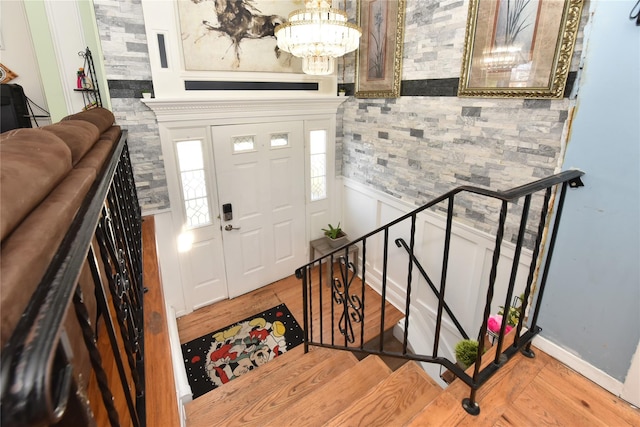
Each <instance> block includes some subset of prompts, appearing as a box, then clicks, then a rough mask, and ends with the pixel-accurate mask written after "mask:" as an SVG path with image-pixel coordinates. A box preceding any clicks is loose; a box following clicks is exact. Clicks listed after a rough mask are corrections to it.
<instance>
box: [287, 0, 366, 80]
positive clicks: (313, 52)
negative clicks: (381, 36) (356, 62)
mask: <svg viewBox="0 0 640 427" xmlns="http://www.w3.org/2000/svg"><path fill="white" fill-rule="evenodd" d="M304 7H305V8H304V9H303V10H296V11H293V12H291V13H290V14H289V21H288V22H286V23H284V24H281V25H278V26H277V27H276V29H275V31H274V33H275V36H276V38H277V39H278V47H279V48H280V49H282V50H284V51H285V52H289V53H291V54H292V55H293V56H297V57H299V58H302V71H304V72H305V73H306V74H314V75H320V76H322V75H327V74H331V73H333V71H334V69H335V63H336V58H337V57H340V56H343V55H345V54H347V53H349V52H352V51H354V50H356V49H357V48H358V44H359V42H360V35H361V34H362V30H360V27H358V26H357V25H355V24H352V23H350V22H348V21H347V14H346V13H345V12H343V11H342V10H338V9H333V8H332V7H331V5H330V3H329V1H328V0H305V5H304Z"/></svg>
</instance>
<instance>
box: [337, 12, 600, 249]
mask: <svg viewBox="0 0 640 427" xmlns="http://www.w3.org/2000/svg"><path fill="white" fill-rule="evenodd" d="M468 4H469V3H468V2H463V1H460V0H442V1H438V0H407V8H406V29H405V39H404V40H405V42H404V53H403V68H402V80H403V89H402V94H403V96H401V97H400V98H397V99H356V98H354V97H349V98H348V99H347V100H346V101H345V103H344V104H343V105H342V107H341V109H340V112H339V117H338V133H337V150H338V152H337V153H336V158H338V159H341V161H339V164H338V167H339V168H340V169H339V171H340V172H341V174H342V175H343V176H345V177H348V178H350V179H353V180H355V181H358V182H360V183H363V184H366V185H368V186H370V187H373V188H376V189H378V190H381V191H383V192H385V193H387V194H389V195H392V196H394V197H396V198H399V199H402V200H405V201H408V202H410V203H412V204H415V205H422V204H425V203H426V202H428V201H430V200H432V199H434V198H435V197H437V196H440V195H442V194H443V193H445V192H447V191H449V190H452V189H454V188H455V187H458V186H461V185H474V186H480V187H485V188H490V189H493V190H507V189H509V188H512V187H515V186H518V185H522V184H525V183H528V182H531V181H534V180H536V179H539V178H542V177H545V176H547V175H551V174H553V173H554V172H556V171H558V170H559V168H560V166H561V165H562V160H563V159H562V156H563V153H564V144H565V141H566V129H567V127H568V124H569V116H570V112H571V111H572V109H573V107H574V105H575V100H574V99H569V98H564V99H560V100H523V99H482V98H459V97H457V96H456V92H457V84H458V78H459V76H460V66H461V61H462V51H463V49H464V36H465V23H466V19H467V13H468ZM588 7H589V6H588V4H587V5H585V6H584V10H583V17H582V22H581V31H580V34H579V37H578V41H577V44H576V48H575V53H574V56H573V61H572V65H571V71H573V73H572V74H574V76H575V71H577V70H578V68H579V58H580V56H581V52H582V38H583V37H582V29H583V28H584V25H585V23H586V21H587V18H588V13H587V11H588ZM347 10H348V12H349V13H350V14H351V15H350V16H354V14H355V12H354V10H355V1H351V2H349V3H348V4H347ZM354 58H355V56H354V55H350V56H348V57H346V58H345V59H343V60H342V61H339V64H338V65H339V70H338V73H339V74H338V76H339V79H342V81H341V82H342V83H346V84H347V86H349V83H352V82H353V81H354V74H353V72H349V70H352V69H353V68H354V67H353V62H354ZM432 88H433V89H432ZM430 93H436V94H438V95H444V96H424V95H428V94H430ZM575 166H577V167H579V166H580V165H575ZM540 205H541V203H540V201H538V203H537V204H536V205H534V207H533V208H532V214H534V215H533V218H532V221H533V220H535V219H536V216H538V215H539V214H538V213H539V207H540ZM499 208H500V206H499V204H496V203H488V204H487V203H486V202H485V201H482V200H480V199H479V198H477V197H465V198H463V199H462V200H461V201H460V204H459V205H458V207H457V208H456V210H455V215H456V217H457V218H458V220H460V221H462V222H465V223H467V224H469V225H471V226H473V227H475V228H477V229H480V230H484V231H487V232H495V228H496V225H497V218H498V215H497V213H498V211H499ZM518 209H519V208H518V207H517V206H516V207H514V209H513V210H514V211H518ZM516 232H517V223H516V218H515V217H513V222H511V223H508V227H507V234H506V238H507V239H508V240H511V241H515V238H516V236H515V233H516ZM527 246H531V239H530V238H528V239H527Z"/></svg>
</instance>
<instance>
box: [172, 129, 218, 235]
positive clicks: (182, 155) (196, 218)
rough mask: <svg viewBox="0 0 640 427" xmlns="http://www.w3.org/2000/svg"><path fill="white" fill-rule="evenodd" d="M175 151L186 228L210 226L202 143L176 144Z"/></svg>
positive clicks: (192, 141)
mask: <svg viewBox="0 0 640 427" xmlns="http://www.w3.org/2000/svg"><path fill="white" fill-rule="evenodd" d="M176 151H177V154H178V166H179V168H180V181H181V183H182V200H183V201H184V208H185V214H186V217H187V226H188V227H190V228H194V227H200V226H203V225H208V224H211V215H210V213H209V200H208V198H207V182H206V178H205V170H204V157H203V155H202V141H200V140H191V141H180V142H178V143H176Z"/></svg>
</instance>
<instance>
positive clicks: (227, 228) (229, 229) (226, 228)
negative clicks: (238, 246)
mask: <svg viewBox="0 0 640 427" xmlns="http://www.w3.org/2000/svg"><path fill="white" fill-rule="evenodd" d="M224 229H225V230H227V231H231V230H240V227H234V226H233V225H231V224H229V225H225V226H224Z"/></svg>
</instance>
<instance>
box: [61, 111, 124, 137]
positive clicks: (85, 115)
mask: <svg viewBox="0 0 640 427" xmlns="http://www.w3.org/2000/svg"><path fill="white" fill-rule="evenodd" d="M65 120H84V121H87V122H89V123H93V124H94V125H96V126H97V127H98V130H99V131H100V133H102V132H104V131H106V130H107V129H109V128H110V127H111V126H112V125H113V122H115V121H116V119H115V117H114V116H113V113H112V112H111V111H109V110H107V109H106V108H102V107H98V108H92V109H91V110H87V111H82V112H80V113H76V114H72V115H70V116H67V117H65V118H64V119H62V121H65Z"/></svg>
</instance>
